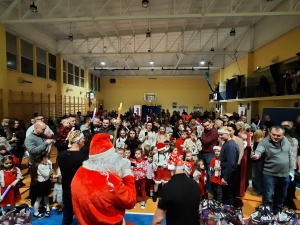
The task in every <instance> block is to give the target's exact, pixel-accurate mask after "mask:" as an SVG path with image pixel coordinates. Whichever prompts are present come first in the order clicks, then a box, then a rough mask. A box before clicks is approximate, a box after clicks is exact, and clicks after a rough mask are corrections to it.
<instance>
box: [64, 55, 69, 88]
mask: <svg viewBox="0 0 300 225" xmlns="http://www.w3.org/2000/svg"><path fill="white" fill-rule="evenodd" d="M63 82H64V84H67V83H68V82H67V61H65V60H64V61H63Z"/></svg>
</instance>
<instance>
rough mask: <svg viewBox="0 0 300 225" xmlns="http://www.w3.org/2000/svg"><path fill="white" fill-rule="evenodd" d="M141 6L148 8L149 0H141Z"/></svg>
mask: <svg viewBox="0 0 300 225" xmlns="http://www.w3.org/2000/svg"><path fill="white" fill-rule="evenodd" d="M142 6H143V8H148V7H149V0H143V1H142Z"/></svg>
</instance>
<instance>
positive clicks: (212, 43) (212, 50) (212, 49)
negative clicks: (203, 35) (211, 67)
mask: <svg viewBox="0 0 300 225" xmlns="http://www.w3.org/2000/svg"><path fill="white" fill-rule="evenodd" d="M210 51H211V52H214V51H215V49H214V41H213V40H212V41H211V49H210Z"/></svg>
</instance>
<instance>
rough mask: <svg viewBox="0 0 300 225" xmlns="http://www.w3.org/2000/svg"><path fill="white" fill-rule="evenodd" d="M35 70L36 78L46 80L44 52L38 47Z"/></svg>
mask: <svg viewBox="0 0 300 225" xmlns="http://www.w3.org/2000/svg"><path fill="white" fill-rule="evenodd" d="M36 69H37V76H38V77H42V78H47V74H46V51H45V50H43V49H41V48H39V47H36Z"/></svg>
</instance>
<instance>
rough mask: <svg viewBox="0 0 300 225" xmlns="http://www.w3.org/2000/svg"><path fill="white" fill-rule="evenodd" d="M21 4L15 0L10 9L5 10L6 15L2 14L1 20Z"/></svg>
mask: <svg viewBox="0 0 300 225" xmlns="http://www.w3.org/2000/svg"><path fill="white" fill-rule="evenodd" d="M18 3H19V0H14V1H13V2H12V3H11V4H10V5H9V7H8V8H7V9H6V10H5V12H4V13H2V15H1V17H0V18H1V19H3V18H5V17H6V16H7V15H8V14H9V13H10V12H11V11H12V10H13V8H14V7H15V6H16V5H17V4H18Z"/></svg>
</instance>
